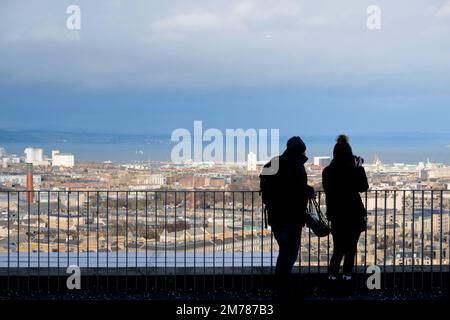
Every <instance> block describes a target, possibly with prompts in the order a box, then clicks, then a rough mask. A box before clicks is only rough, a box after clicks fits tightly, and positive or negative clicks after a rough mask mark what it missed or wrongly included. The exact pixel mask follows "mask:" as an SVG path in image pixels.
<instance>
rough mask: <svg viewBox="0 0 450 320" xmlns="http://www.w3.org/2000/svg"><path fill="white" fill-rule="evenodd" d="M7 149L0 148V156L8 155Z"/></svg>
mask: <svg viewBox="0 0 450 320" xmlns="http://www.w3.org/2000/svg"><path fill="white" fill-rule="evenodd" d="M6 154H7V153H6V149H5V148H0V158H3V157H5V156H6Z"/></svg>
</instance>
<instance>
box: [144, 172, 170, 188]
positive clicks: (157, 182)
mask: <svg viewBox="0 0 450 320" xmlns="http://www.w3.org/2000/svg"><path fill="white" fill-rule="evenodd" d="M146 183H147V184H149V185H153V186H163V185H165V184H167V178H166V177H164V176H163V175H162V174H152V175H150V177H149V178H148V179H147V181H146Z"/></svg>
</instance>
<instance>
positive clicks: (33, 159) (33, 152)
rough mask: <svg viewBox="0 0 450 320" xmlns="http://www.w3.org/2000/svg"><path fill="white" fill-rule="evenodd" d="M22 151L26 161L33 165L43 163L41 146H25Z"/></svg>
mask: <svg viewBox="0 0 450 320" xmlns="http://www.w3.org/2000/svg"><path fill="white" fill-rule="evenodd" d="M24 152H25V161H26V163H32V164H33V165H35V166H39V165H41V164H43V163H44V150H43V149H42V148H26V149H25V151H24Z"/></svg>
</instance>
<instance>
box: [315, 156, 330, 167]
mask: <svg viewBox="0 0 450 320" xmlns="http://www.w3.org/2000/svg"><path fill="white" fill-rule="evenodd" d="M330 163H331V157H314V165H315V166H321V167H326V166H328V165H329V164H330Z"/></svg>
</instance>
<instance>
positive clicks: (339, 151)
mask: <svg viewBox="0 0 450 320" xmlns="http://www.w3.org/2000/svg"><path fill="white" fill-rule="evenodd" d="M348 140H349V139H348V136H346V135H343V134H341V135H340V136H338V137H337V139H336V145H335V146H334V150H333V157H334V159H336V160H349V159H351V158H352V157H353V150H352V147H351V146H350V144H349V143H348Z"/></svg>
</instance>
